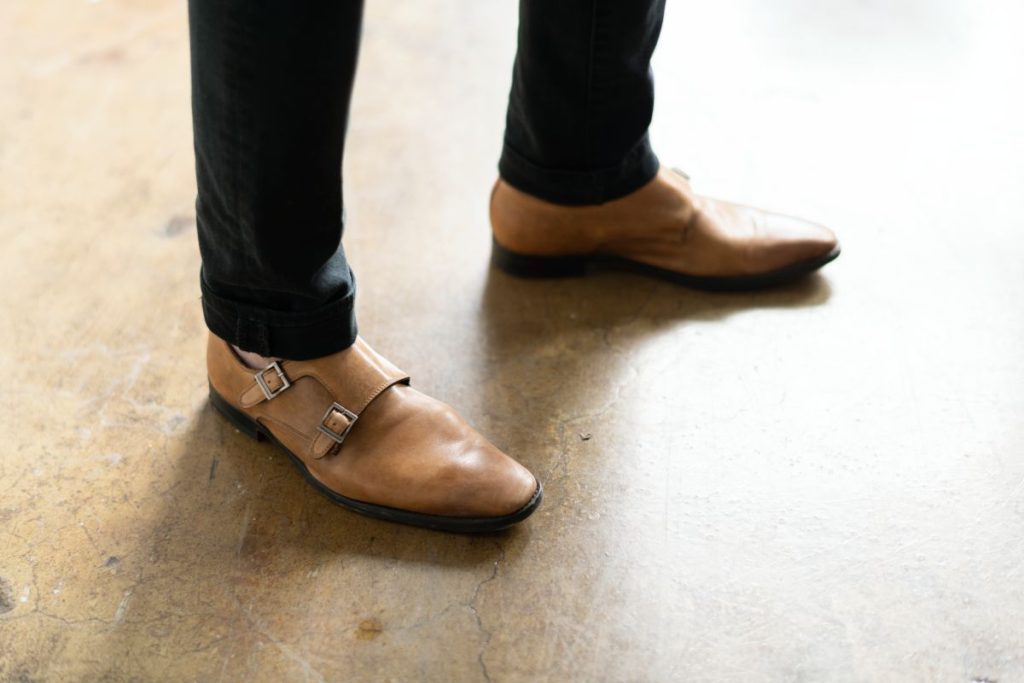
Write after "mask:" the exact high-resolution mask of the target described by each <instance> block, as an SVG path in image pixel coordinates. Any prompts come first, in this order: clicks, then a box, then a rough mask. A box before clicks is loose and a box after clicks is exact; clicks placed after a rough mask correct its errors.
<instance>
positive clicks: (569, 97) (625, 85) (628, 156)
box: [491, 0, 839, 289]
mask: <svg viewBox="0 0 1024 683" xmlns="http://www.w3.org/2000/svg"><path fill="white" fill-rule="evenodd" d="M663 12H664V2H663V0H637V1H636V2H607V1H605V0H566V1H565V2H545V0H521V2H520V26H519V52H518V54H517V56H516V63H515V70H514V73H513V78H512V92H511V95H510V97H509V108H508V121H507V126H506V131H505V144H504V148H503V150H502V156H501V161H500V163H499V170H500V173H501V178H500V179H499V180H498V182H497V183H496V185H495V188H494V192H493V193H492V196H491V225H492V227H493V230H494V262H495V264H496V265H497V266H499V267H500V268H503V269H504V270H506V271H508V272H511V273H513V274H517V275H526V276H557V275H582V274H584V273H586V272H587V271H588V270H589V269H590V267H591V266H594V265H611V266H614V267H618V268H626V269H630V270H634V271H638V272H640V273H643V274H647V275H652V276H655V277H660V278H663V279H667V280H671V281H674V282H677V283H679V284H684V285H688V286H692V287H698V288H704V289H750V288H758V287H765V286H769V285H773V284H778V283H781V282H785V281H788V280H791V279H794V278H796V277H799V276H801V275H804V274H806V273H808V272H811V271H813V270H815V269H817V268H820V267H821V266H822V265H824V264H825V263H828V262H829V261H831V260H832V259H834V258H835V257H836V256H837V255H838V254H839V247H838V243H837V241H836V239H835V235H833V234H832V233H831V231H829V230H828V229H827V228H825V227H823V226H820V225H817V224H814V223H811V222H809V221H804V220H801V219H798V218H793V217H790V216H784V215H781V214H774V213H770V212H767V211H761V210H758V209H753V208H750V207H745V206H740V205H737V204H732V203H730V202H724V201H719V200H714V199H709V198H707V197H701V196H699V195H697V194H695V193H694V192H693V191H692V189H691V188H690V184H689V179H688V178H687V177H686V176H684V175H682V174H680V173H677V172H672V171H670V170H668V169H665V168H661V167H660V166H659V163H658V160H657V158H656V157H655V155H654V153H653V152H652V150H651V146H650V142H649V140H648V136H647V126H648V124H649V123H650V120H651V113H652V110H653V104H654V89H653V82H652V79H651V73H650V59H651V54H652V52H653V51H654V46H655V42H656V41H657V39H658V34H659V32H660V29H661V19H662V15H663Z"/></svg>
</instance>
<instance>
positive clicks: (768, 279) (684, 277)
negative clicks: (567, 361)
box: [491, 240, 840, 292]
mask: <svg viewBox="0 0 1024 683" xmlns="http://www.w3.org/2000/svg"><path fill="white" fill-rule="evenodd" d="M839 252H840V249H839V246H838V245H837V246H836V247H835V248H834V249H833V250H832V251H830V252H828V253H827V254H824V255H823V256H819V257H817V258H813V259H809V260H807V261H801V262H799V263H794V264H792V265H789V266H786V267H785V268H779V269H778V270H773V271H770V272H768V273H760V274H758V275H731V276H726V277H715V276H710V275H688V274H686V273H678V272H676V271H674V270H667V269H665V268H658V267H657V266H652V265H648V264H646V263H641V262H639V261H634V260H632V259H627V258H623V257H621V256H614V255H612V254H576V255H569V256H530V255H528V254H520V253H518V252H515V251H511V250H509V249H506V248H505V247H503V246H501V245H500V244H498V242H497V240H492V249H491V262H492V263H493V264H494V265H495V266H496V267H497V268H499V269H500V270H502V271H504V272H506V273H508V274H509V275H515V276H517V277H525V278H563V277H583V276H584V275H587V274H589V273H592V272H596V271H601V270H615V271H627V272H631V273H638V274H640V275H646V276H649V277H654V278H657V279H659V280H666V281H668V282H671V283H673V284H677V285H682V286H684V287H689V288H691V289H700V290H703V291H709V292H744V291H751V290H756V289H765V288H768V287H777V286H779V285H783V284H786V283H789V282H793V281H794V280H797V279H799V278H801V277H803V276H805V275H808V274H810V273H813V272H814V271H816V270H818V269H819V268H821V267H822V266H824V265H825V264H827V263H829V262H831V261H834V260H835V259H836V258H837V257H838V256H839Z"/></svg>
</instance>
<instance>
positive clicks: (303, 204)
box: [189, 0, 362, 360]
mask: <svg viewBox="0 0 1024 683" xmlns="http://www.w3.org/2000/svg"><path fill="white" fill-rule="evenodd" d="M361 20H362V1H361V0H333V1H332V2H320V3H316V2H311V3H306V2H288V1H287V0H190V1H189V30H190V34H191V55H192V113H193V128H194V135H195V154H196V176H197V182H198V188H199V193H198V198H197V201H196V222H197V225H198V231H199V247H200V252H201V254H202V260H203V266H202V272H201V277H200V285H201V288H202V293H203V313H204V316H205V318H206V323H207V325H208V326H209V328H210V330H211V331H212V332H213V333H214V334H216V335H218V336H220V337H222V338H224V339H226V340H228V341H229V342H231V343H232V344H235V345H236V346H238V347H240V348H242V349H245V350H247V351H252V352H254V353H258V354H261V355H265V356H279V357H282V358H290V359H297V360H298V359H307V358H315V357H318V356H323V355H327V354H329V353H332V352H334V351H338V350H340V349H343V348H346V347H347V346H349V345H351V344H352V342H353V341H354V339H355V336H356V325H355V318H354V315H353V308H352V307H353V299H354V295H355V282H354V280H353V277H352V272H351V270H350V269H349V266H348V263H347V262H346V260H345V252H344V250H343V249H342V246H341V236H342V231H343V227H344V217H343V209H342V178H341V160H342V153H343V149H344V140H345V129H346V125H347V119H348V109H349V99H350V95H351V91H352V83H353V78H354V76H355V69H356V58H357V53H358V48H359V34H360V24H361Z"/></svg>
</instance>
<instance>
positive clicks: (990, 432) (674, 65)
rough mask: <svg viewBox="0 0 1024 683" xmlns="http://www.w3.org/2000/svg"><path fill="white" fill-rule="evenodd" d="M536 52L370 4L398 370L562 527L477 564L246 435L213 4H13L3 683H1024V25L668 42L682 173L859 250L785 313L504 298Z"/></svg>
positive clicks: (381, 325) (447, 13) (373, 242)
mask: <svg viewBox="0 0 1024 683" xmlns="http://www.w3.org/2000/svg"><path fill="white" fill-rule="evenodd" d="M514 23H515V7H514V3H513V2H512V1H511V0H508V1H506V2H502V3H498V2H495V1H493V0H487V1H480V0H476V1H471V0H429V1H426V0H417V1H415V2H414V1H413V0H403V1H402V2H397V1H393V2H387V3H385V2H383V1H379V0H371V2H370V5H369V8H368V17H367V25H366V40H365V43H364V50H363V56H362V70H361V72H360V80H359V82H358V85H357V91H358V92H357V95H356V101H355V103H354V112H353V125H352V128H351V130H350V146H349V152H350V153H349V156H348V159H347V161H346V164H347V166H346V168H347V171H346V173H347V175H346V180H347V188H346V189H347V196H348V199H349V213H350V217H351V219H352V220H351V223H350V229H349V233H348V235H347V237H346V244H347V246H348V249H349V252H350V255H351V260H352V261H353V263H354V265H355V267H356V269H357V273H358V276H359V281H360V292H361V294H360V298H359V301H358V307H359V316H360V323H361V328H362V330H363V332H364V333H365V335H366V336H367V338H368V339H369V340H370V342H371V343H373V344H374V345H375V346H377V347H378V348H379V349H380V350H381V351H383V352H384V353H386V354H387V355H389V356H390V357H391V358H392V359H393V360H394V361H396V362H397V363H398V364H399V365H400V366H401V367H403V368H405V369H406V370H408V371H410V372H411V373H412V375H413V380H414V382H415V383H416V384H417V385H418V386H419V387H421V388H424V389H425V390H428V391H430V392H431V393H433V394H435V395H437V396H439V397H441V398H443V399H445V400H446V401H448V402H450V403H452V404H454V405H455V406H457V407H458V408H459V409H460V410H462V411H463V413H464V414H465V415H466V416H467V417H468V418H470V420H471V421H472V422H474V423H475V424H476V425H477V426H478V427H480V428H481V429H482V430H483V431H484V432H485V433H487V434H489V435H490V436H491V437H492V438H493V440H494V441H495V442H496V443H498V444H499V445H501V446H503V447H504V448H506V449H507V450H508V451H509V452H511V453H513V454H515V455H517V456H518V457H519V458H520V459H521V460H522V461H523V462H525V463H526V464H527V465H528V466H529V467H531V468H532V469H533V470H534V471H535V472H537V473H538V475H539V476H540V477H541V479H542V480H543V481H544V484H545V487H546V493H547V495H546V500H545V503H544V505H543V506H542V507H541V509H540V511H539V512H538V513H537V514H536V515H535V516H534V517H533V518H532V519H531V520H530V521H529V522H528V523H526V524H524V525H523V526H522V527H521V528H519V529H518V530H516V531H514V532H512V533H508V534H505V535H500V536H488V537H477V538H466V537H459V536H451V535H445V534H440V533H431V532H427V531H421V530H416V529H412V528H405V527H400V526H394V525H389V524H385V523H381V522H375V521H370V520H366V519H363V518H360V517H358V516H356V515H353V514H350V513H348V512H345V511H343V510H341V509H338V508H335V507H332V506H331V505H330V504H329V503H328V502H327V501H326V500H325V499H324V498H322V497H321V496H319V495H316V494H315V493H314V492H313V491H311V490H310V489H309V488H308V487H307V486H306V485H305V484H304V483H303V481H302V479H301V478H300V476H299V475H298V474H297V473H296V472H295V471H294V470H293V468H292V466H291V465H290V464H289V463H288V461H287V460H286V459H285V458H284V457H282V456H281V455H279V454H278V453H277V452H275V451H274V450H272V448H271V447H269V446H266V445H259V446H257V445H254V444H252V443H250V442H249V441H248V440H246V439H245V438H244V437H243V436H242V435H240V434H238V433H236V432H235V431H234V430H233V429H231V428H230V427H229V426H228V425H227V424H226V423H225V422H224V420H222V419H220V418H219V417H218V416H217V415H215V414H213V413H212V411H211V409H210V408H209V406H208V405H207V401H206V378H205V374H204V372H205V370H204V361H203V355H202V351H203V343H204V327H203V323H202V318H201V313H200V306H199V294H198V287H197V269H198V265H199V257H198V253H197V247H196V240H195V236H194V222H193V212H192V208H191V207H192V201H193V196H194V191H195V189H194V179H193V176H192V150H191V137H190V135H191V134H190V127H189V126H190V118H189V109H188V70H187V68H188V67H187V33H186V26H185V9H184V3H183V2H178V1H176V2H171V1H170V0H147V1H146V2H142V1H141V0H134V1H128V0H120V1H116V0H102V1H94V2H84V1H82V0H75V1H73V2H68V1H67V0H65V1H63V2H58V1H57V0H32V1H29V0H21V1H15V2H6V3H3V4H0V92H3V93H4V95H3V97H2V98H0V239H2V245H3V248H2V249H0V273H3V275H4V280H3V282H4V286H3V287H2V288H0V301H2V307H0V377H3V380H2V381H0V405H2V406H3V410H2V411H0V433H2V434H3V437H4V438H3V443H2V446H0V490H2V494H0V680H2V681H37V682H41V681H98V680H104V681H123V680H124V681H127V680H133V681H157V680H160V681H218V680H225V681H228V680H244V681H282V680H287V681H321V680H325V681H363V680H367V681H370V680H372V681H383V680H393V681H410V680H423V681H567V680H574V681H576V680H578V681H715V682H719V681H798V680H799V681H972V680H974V681H992V680H997V681H1000V683H1008V682H1010V681H1021V680H1024V627H1022V625H1021V624H1022V620H1024V588H1022V585H1024V544H1022V543H1021V538H1022V534H1024V457H1022V456H1024V420H1022V416H1024V305H1022V304H1024V218H1022V212H1021V187H1022V185H1024V124H1022V121H1024V95H1022V92H1021V87H1020V85H1021V82H1022V80H1021V79H1022V75H1024V74H1022V70H1024V50H1022V48H1021V46H1020V45H1021V44H1020V41H1019V35H1018V34H1019V27H1020V26H1021V25H1022V24H1024V11H1022V10H1021V9H1020V5H1019V4H1018V3H1010V2H1002V3H1000V2H996V1H994V0H993V1H989V2H973V1H970V0H948V1H946V2H941V3H938V2H933V1H931V0H900V1H899V2H889V3H876V2H873V3H866V2H836V3H815V2H810V1H809V0H785V1H784V2H774V3H763V2H758V1H756V0H727V1H725V2H714V3H698V2H693V1H691V2H681V3H671V6H670V8H669V15H668V18H667V23H666V27H665V31H664V35H663V39H662V45H661V48H660V50H659V53H658V55H657V63H656V68H657V74H658V87H659V101H658V113H657V119H656V123H655V126H654V130H653V137H654V140H655V144H656V148H657V149H658V150H659V153H660V155H661V156H662V157H663V159H664V160H665V161H666V162H669V163H672V164H676V165H680V166H682V167H683V168H685V169H686V170H687V171H688V172H689V173H690V174H691V175H692V176H694V178H695V181H696V183H697V185H698V187H699V188H700V189H702V190H704V191H705V192H708V193H711V194H715V195H719V196H728V197H730V198H734V199H740V200H744V201H748V202H755V203H760V204H764V205H767V206H769V207H773V208H780V209H786V210H790V211H792V212H796V213H800V214H803V215H807V216H809V217H813V218H816V219H819V220H822V221H823V222H826V223H828V224H830V225H832V226H833V227H834V228H835V229H836V230H837V231H838V232H839V233H840V235H841V237H842V239H843V242H844V247H845V253H844V254H843V256H842V258H840V260H839V261H838V262H836V263H835V264H834V265H832V266H829V267H828V268H827V270H826V271H825V273H824V276H822V277H816V278H813V279H811V280H809V281H807V282H805V283H803V284H802V285H799V286H796V287H791V288H788V289H784V290H780V291H775V292H770V293H764V294H756V295H724V296H722V295H718V296H715V295H707V294H699V293H694V292H689V291H686V290H683V289H679V288H676V287H672V286H669V285H665V284H659V283H655V282H650V281H647V280H644V279H640V278H638V277H634V276H626V275H606V276H602V277H598V278H594V279H587V280H579V281H567V282H536V281H535V282H523V281H517V280H514V279H511V278H509V277H506V276H504V275H502V274H499V273H495V272H493V271H491V270H490V269H489V267H488V262H487V259H488V249H489V236H488V231H487V223H486V201H487V191H488V189H489V185H490V183H491V181H492V178H493V174H494V168H495V161H496V158H497V153H498V149H499V144H500V136H501V131H502V126H503V118H502V116H503V109H504V98H505V94H506V90H507V87H508V81H509V72H510V60H511V57H512V54H513V50H514V35H513V34H514V31H513V26H514ZM424 254H429V256H430V258H429V260H426V261H424V260H423V259H422V257H423V255H424Z"/></svg>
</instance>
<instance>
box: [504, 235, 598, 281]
mask: <svg viewBox="0 0 1024 683" xmlns="http://www.w3.org/2000/svg"><path fill="white" fill-rule="evenodd" d="M491 263H493V264H494V265H495V266H496V267H497V268H499V269H500V270H503V271H505V272H506V273H508V274H509V275H516V276H518V277H536V278H545V277H580V276H582V275H586V273H587V257H586V256H529V255H526V254H518V253H516V252H514V251H509V250H508V249H506V248H505V247H503V246H501V245H500V244H498V242H497V241H496V240H494V241H492V244H491Z"/></svg>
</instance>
